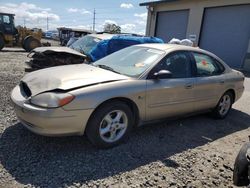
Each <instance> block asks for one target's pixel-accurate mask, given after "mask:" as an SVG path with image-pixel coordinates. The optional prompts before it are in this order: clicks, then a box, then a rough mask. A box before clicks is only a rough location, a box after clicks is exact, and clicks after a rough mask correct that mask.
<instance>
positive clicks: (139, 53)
mask: <svg viewBox="0 0 250 188" xmlns="http://www.w3.org/2000/svg"><path fill="white" fill-rule="evenodd" d="M163 54H165V52H164V51H161V50H158V49H152V48H146V47H142V46H131V47H128V48H125V49H123V50H120V51H117V52H115V53H113V54H111V55H109V56H106V57H104V58H103V59H101V60H99V61H96V62H95V63H93V65H94V66H98V67H100V68H103V69H107V70H110V71H113V72H116V73H119V74H123V75H126V76H130V77H134V78H138V77H139V76H140V75H141V74H142V73H143V72H145V71H146V70H147V69H148V68H149V67H150V66H151V65H152V64H153V63H154V62H155V61H156V60H158V59H159V58H160V57H162V56H163Z"/></svg>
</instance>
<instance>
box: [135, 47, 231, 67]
mask: <svg viewBox="0 0 250 188" xmlns="http://www.w3.org/2000/svg"><path fill="white" fill-rule="evenodd" d="M136 46H141V47H146V48H154V49H158V50H163V51H165V52H166V53H170V52H174V51H193V52H198V53H203V54H207V55H209V56H211V57H214V58H215V59H217V60H219V61H220V62H221V63H223V65H224V66H227V64H226V63H225V62H224V61H223V60H222V59H221V58H219V57H218V56H216V55H215V54H213V53H211V52H209V51H206V50H203V49H201V48H199V47H191V46H185V45H181V44H167V43H165V44H162V43H150V44H139V45H136Z"/></svg>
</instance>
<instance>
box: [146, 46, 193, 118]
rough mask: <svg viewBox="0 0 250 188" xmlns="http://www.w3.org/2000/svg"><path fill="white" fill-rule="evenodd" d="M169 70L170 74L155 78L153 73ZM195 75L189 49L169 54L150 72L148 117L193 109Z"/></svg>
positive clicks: (148, 80)
mask: <svg viewBox="0 0 250 188" xmlns="http://www.w3.org/2000/svg"><path fill="white" fill-rule="evenodd" d="M160 70H168V71H170V72H171V73H172V77H171V78H166V79H155V78H153V76H152V75H153V74H154V73H155V72H159V71H160ZM194 82H195V78H192V75H191V58H190V56H189V54H188V53H187V52H183V51H180V52H174V53H171V54H169V55H167V56H166V57H165V58H163V60H162V61H161V62H159V63H158V64H157V65H156V66H155V67H154V68H153V69H152V70H151V72H150V73H149V75H148V79H147V90H146V116H147V120H153V119H160V118H165V117H170V116H175V115H179V114H185V113H190V112H193V110H194V103H193V101H194V93H193V85H194Z"/></svg>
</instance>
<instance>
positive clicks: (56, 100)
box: [30, 92, 75, 108]
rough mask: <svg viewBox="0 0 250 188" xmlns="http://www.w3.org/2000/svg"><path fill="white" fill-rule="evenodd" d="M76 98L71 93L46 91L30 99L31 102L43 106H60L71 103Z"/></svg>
mask: <svg viewBox="0 0 250 188" xmlns="http://www.w3.org/2000/svg"><path fill="white" fill-rule="evenodd" d="M74 98H75V96H74V95H71V94H69V93H58V92H57V93H56V92H46V93H42V94H39V95H36V96H34V97H32V98H31V99H30V103H31V104H33V105H36V106H39V107H43V108H58V107H62V106H64V105H66V104H68V103H70V102H71V101H72V100H73V99H74Z"/></svg>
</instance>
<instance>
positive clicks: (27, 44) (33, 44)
mask: <svg viewBox="0 0 250 188" xmlns="http://www.w3.org/2000/svg"><path fill="white" fill-rule="evenodd" d="M41 46H42V45H41V42H40V41H39V40H37V39H36V38H34V37H32V36H29V37H26V38H25V39H24V41H23V48H24V49H25V50H26V51H27V52H30V51H32V50H33V49H35V48H37V47H41Z"/></svg>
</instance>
